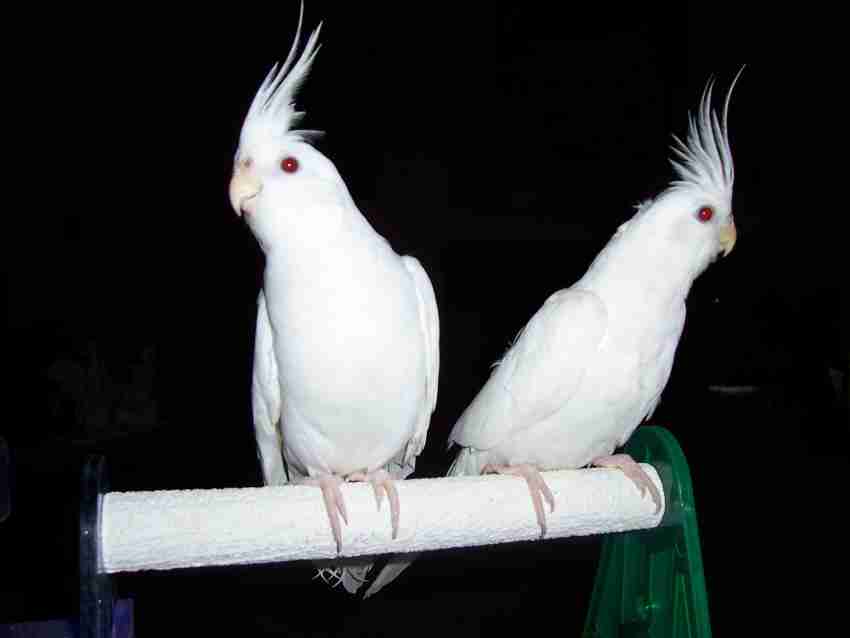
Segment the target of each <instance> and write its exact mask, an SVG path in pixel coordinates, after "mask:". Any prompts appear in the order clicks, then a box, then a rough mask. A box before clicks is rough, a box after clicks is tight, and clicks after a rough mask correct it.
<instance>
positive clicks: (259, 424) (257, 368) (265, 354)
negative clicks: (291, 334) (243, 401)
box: [251, 291, 287, 485]
mask: <svg viewBox="0 0 850 638" xmlns="http://www.w3.org/2000/svg"><path fill="white" fill-rule="evenodd" d="M272 341H273V335H272V327H271V323H270V322H269V315H268V311H267V310H266V297H265V294H263V291H260V295H259V297H258V299H257V328H256V332H255V337H254V374H253V382H252V388H251V403H252V409H253V413H254V433H255V435H256V438H257V455H258V456H259V459H260V465H261V466H262V468H263V478H264V480H265V482H266V485H283V484H284V483H287V478H286V470H285V468H284V465H283V457H282V456H281V450H282V446H281V434H280V413H281V401H280V383H279V382H278V375H277V361H276V360H275V355H274V347H273V342H272Z"/></svg>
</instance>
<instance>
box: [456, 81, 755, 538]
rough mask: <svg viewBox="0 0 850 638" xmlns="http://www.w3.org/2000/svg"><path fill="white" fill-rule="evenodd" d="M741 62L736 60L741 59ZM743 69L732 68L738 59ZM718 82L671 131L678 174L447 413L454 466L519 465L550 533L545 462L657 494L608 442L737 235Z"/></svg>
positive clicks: (632, 413) (646, 394) (649, 387)
mask: <svg viewBox="0 0 850 638" xmlns="http://www.w3.org/2000/svg"><path fill="white" fill-rule="evenodd" d="M742 70H743V69H742ZM739 75H740V72H739ZM737 79H738V76H736V77H735V80H734V81H733V82H732V86H731V87H730V89H729V93H728V95H727V97H726V101H725V104H724V108H723V117H722V121H721V120H719V119H718V117H717V114H716V113H715V112H714V111H713V110H712V107H711V94H712V84H713V83H712V82H709V83H708V85H707V86H706V89H705V92H704V93H703V97H702V102H701V105H700V108H699V112H698V113H697V114H696V115H695V116H693V117H691V119H690V127H689V130H688V136H687V140H686V142H684V143H683V142H682V141H681V140H679V139H678V138H674V139H675V142H676V144H675V145H674V147H673V150H674V152H675V155H676V158H675V159H674V160H673V166H674V169H675V171H676V173H677V174H678V177H679V179H678V180H677V181H674V182H673V183H672V184H671V185H670V187H669V188H667V189H666V190H665V191H663V192H662V193H661V194H660V195H658V196H657V197H656V198H655V199H653V200H650V201H646V202H643V203H641V204H640V205H639V206H638V207H637V212H636V213H635V214H634V216H633V217H632V218H631V219H630V220H629V221H627V222H626V223H624V224H622V225H621V226H620V227H619V229H618V230H617V232H616V233H615V234H614V236H613V237H612V238H611V240H610V241H609V242H608V244H607V245H606V246H605V248H603V250H602V252H600V253H599V254H598V255H597V256H596V258H595V259H594V260H593V263H592V264H591V265H590V268H589V269H588V270H587V272H586V273H585V274H584V276H583V277H581V279H579V280H578V281H577V282H576V283H575V284H573V285H572V286H570V287H569V288H566V289H564V290H559V291H558V292H556V293H554V294H553V295H552V296H550V297H549V298H548V299H547V300H546V302H545V303H544V304H543V306H542V307H541V308H540V309H539V310H538V311H537V313H535V315H534V316H533V317H532V318H531V320H530V321H529V322H528V324H527V325H526V326H525V327H524V328H523V330H522V332H521V333H520V334H519V336H518V337H517V339H516V341H515V342H514V343H513V345H512V346H511V347H510V349H509V350H508V351H507V353H506V354H505V356H504V357H503V358H502V360H501V361H500V362H499V363H498V365H497V366H496V367H495V370H494V371H493V373H492V375H491V376H490V378H489V379H488V381H487V383H486V384H485V385H484V387H483V388H482V389H481V391H480V392H479V394H478V395H477V396H476V397H475V399H474V400H473V401H472V403H471V404H470V405H469V407H467V409H466V410H465V411H464V413H463V414H462V415H461V417H460V419H459V420H458V422H457V423H456V424H455V427H454V429H453V430H452V432H451V434H450V436H449V442H450V444H451V443H456V444H458V445H459V446H460V447H461V449H460V450H459V452H458V454H457V457H456V459H455V461H454V464H453V465H452V467H451V469H450V471H449V474H450V475H469V474H480V473H485V472H498V473H504V474H514V475H518V476H522V477H524V478H525V480H526V481H527V482H528V486H529V490H530V492H531V497H532V501H533V505H534V510H535V512H536V515H537V520H538V522H539V524H540V528H541V533H542V534H543V535H545V533H546V517H545V513H544V508H543V500H546V501H547V502H548V504H549V507H550V508H554V500H553V498H552V494H551V492H550V491H549V488H548V487H547V486H546V483H545V481H544V480H543V478H542V477H541V475H540V473H539V472H540V470H557V469H573V468H580V467H584V466H587V465H591V464H592V465H596V466H602V467H618V468H621V469H622V470H623V471H624V472H625V474H626V475H627V476H628V477H629V478H630V479H632V480H633V481H634V483H635V484H636V485H637V487H638V488H639V489H640V490H641V493H643V494H645V493H646V492H647V491H648V492H649V493H650V495H651V497H652V498H653V500H654V501H655V503H656V507H658V508H660V506H661V496H660V495H659V494H658V491H657V490H656V488H655V486H654V484H653V483H652V481H651V480H650V479H649V478H648V477H647V476H646V474H645V473H644V472H643V470H642V469H641V468H640V466H639V465H638V464H637V463H635V462H634V461H633V460H632V458H631V457H629V456H627V455H625V454H617V455H614V454H613V452H614V450H615V449H616V448H618V447H620V446H622V445H623V444H625V443H626V441H627V440H628V439H629V437H630V436H631V434H632V432H634V430H635V428H637V427H638V425H639V424H640V423H641V422H642V421H643V420H644V419H646V418H648V417H649V416H651V415H652V413H653V410H654V409H655V407H656V406H657V405H658V401H659V399H660V398H661V393H662V391H663V390H664V386H665V385H666V384H667V380H668V378H669V376H670V370H671V368H672V366H673V359H674V357H675V354H676V347H677V345H678V343H679V337H680V336H681V334H682V328H683V326H684V323H685V299H686V297H687V295H688V291H689V290H690V288H691V284H692V283H693V282H694V280H695V279H696V278H697V276H699V275H700V273H702V272H703V271H704V270H705V269H706V268H707V267H708V265H709V264H710V263H711V262H712V261H714V260H715V259H716V258H717V257H718V256H719V255H721V254H722V255H724V256H725V255H727V254H729V252H730V251H731V250H732V247H733V246H734V245H735V239H736V230H735V223H734V220H733V217H732V185H733V181H734V169H733V163H732V153H731V149H730V145H729V137H728V128H727V122H728V109H729V99H730V97H731V94H732V89H733V88H734V86H735V82H736V81H737Z"/></svg>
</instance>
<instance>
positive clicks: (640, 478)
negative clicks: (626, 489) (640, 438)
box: [593, 454, 661, 514]
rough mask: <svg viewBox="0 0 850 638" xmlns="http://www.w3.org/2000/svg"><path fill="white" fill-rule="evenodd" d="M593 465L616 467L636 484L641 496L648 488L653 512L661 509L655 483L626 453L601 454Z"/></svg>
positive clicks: (659, 496) (659, 495)
mask: <svg viewBox="0 0 850 638" xmlns="http://www.w3.org/2000/svg"><path fill="white" fill-rule="evenodd" d="M593 465H596V466H599V467H616V468H619V469H620V470H622V471H623V474H625V475H626V476H628V477H629V478H630V479H631V480H632V482H633V483H634V484H635V485H637V488H638V490H640V495H641V496H643V495H644V494H646V492H647V490H649V494H650V495H651V496H652V500H653V501H655V513H656V514H657V513H658V512H660V511H661V494H659V493H658V488H657V487H655V483H653V482H652V479H651V478H649V476H647V474H646V472H644V471H643V468H642V467H641V466H640V465H638V464H637V463H636V462H635V460H634V459H633V458H632V457H631V456H629V455H628V454H613V455H611V456H603V457H600V458H598V459H596V460H595V461H593Z"/></svg>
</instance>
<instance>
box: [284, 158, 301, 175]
mask: <svg viewBox="0 0 850 638" xmlns="http://www.w3.org/2000/svg"><path fill="white" fill-rule="evenodd" d="M280 167H281V169H283V171H284V172H286V173H294V172H295V171H297V170H298V160H297V159H295V158H294V157H284V158H283V159H282V160H281V161H280Z"/></svg>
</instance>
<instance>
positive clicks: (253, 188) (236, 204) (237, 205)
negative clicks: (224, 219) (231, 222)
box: [230, 162, 263, 216]
mask: <svg viewBox="0 0 850 638" xmlns="http://www.w3.org/2000/svg"><path fill="white" fill-rule="evenodd" d="M262 190H263V184H262V182H260V180H259V179H257V177H256V176H255V175H254V172H253V170H252V169H251V166H250V165H249V164H247V163H245V162H239V163H237V164H236V168H235V169H234V170H233V177H232V178H230V205H231V206H233V210H234V211H235V212H236V214H237V215H240V216H241V215H242V213H251V212H253V205H254V201H255V198H256V197H257V195H259V194H260V191H262Z"/></svg>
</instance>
